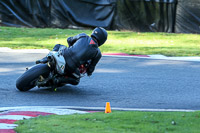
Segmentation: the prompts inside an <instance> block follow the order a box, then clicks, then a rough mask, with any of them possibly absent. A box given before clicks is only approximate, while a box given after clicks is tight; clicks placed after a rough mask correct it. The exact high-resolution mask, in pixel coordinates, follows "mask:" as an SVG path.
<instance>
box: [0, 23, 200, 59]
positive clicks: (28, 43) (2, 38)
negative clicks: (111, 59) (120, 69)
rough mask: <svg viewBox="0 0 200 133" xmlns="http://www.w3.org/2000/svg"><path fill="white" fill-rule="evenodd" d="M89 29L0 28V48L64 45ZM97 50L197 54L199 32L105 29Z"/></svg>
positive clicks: (199, 54) (40, 47) (130, 52)
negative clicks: (100, 45) (180, 32)
mask: <svg viewBox="0 0 200 133" xmlns="http://www.w3.org/2000/svg"><path fill="white" fill-rule="evenodd" d="M82 32H85V33H86V34H88V35H90V34H91V32H92V30H71V29H50V28H46V29H40V28H13V27H0V47H10V48H13V49H32V48H33V49H44V48H45V49H46V48H47V49H49V50H51V49H52V48H53V46H54V45H55V44H58V43H60V44H64V45H67V42H66V38H67V37H70V36H74V35H76V34H79V33H82ZM100 49H101V51H102V52H104V53H106V52H117V53H128V54H141V55H143V54H147V55H150V54H163V55H166V56H200V34H174V33H138V32H130V31H123V32H120V31H108V40H107V41H106V43H105V45H103V46H102V47H100Z"/></svg>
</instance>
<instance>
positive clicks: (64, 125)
mask: <svg viewBox="0 0 200 133" xmlns="http://www.w3.org/2000/svg"><path fill="white" fill-rule="evenodd" d="M15 123H17V124H19V126H18V127H17V128H16V129H15V130H16V132H19V133H65V132H68V133H199V131H200V126H199V124H200V112H136V111H135V112H131V111H130V112H128V111H127V112H122V111H113V112H112V113H110V114H104V113H103V112H98V113H92V114H74V115H63V116H58V115H52V116H40V117H37V118H33V119H28V120H21V121H17V122H15Z"/></svg>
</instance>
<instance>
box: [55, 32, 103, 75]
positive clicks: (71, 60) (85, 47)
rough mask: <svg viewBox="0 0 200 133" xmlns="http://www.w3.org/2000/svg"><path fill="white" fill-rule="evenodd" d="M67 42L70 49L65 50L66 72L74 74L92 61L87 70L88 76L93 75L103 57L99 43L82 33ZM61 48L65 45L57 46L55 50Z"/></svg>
mask: <svg viewBox="0 0 200 133" xmlns="http://www.w3.org/2000/svg"><path fill="white" fill-rule="evenodd" d="M67 42H68V44H69V47H68V48H67V47H66V48H64V49H63V56H64V58H65V61H66V66H65V72H66V73H67V72H70V73H73V72H75V70H76V69H77V68H79V66H80V65H81V64H83V63H85V62H86V61H88V60H91V64H90V66H89V68H88V70H87V73H88V75H91V74H92V73H93V71H94V69H95V66H96V64H97V63H98V62H99V60H100V58H101V57H102V55H101V52H100V49H99V48H98V43H97V41H96V40H95V39H93V38H91V37H89V36H88V35H86V34H85V33H81V34H78V35H76V36H74V37H69V38H68V39H67ZM61 46H63V45H60V44H57V45H56V46H55V47H54V49H53V50H54V51H57V50H58V49H59V48H60V47H61Z"/></svg>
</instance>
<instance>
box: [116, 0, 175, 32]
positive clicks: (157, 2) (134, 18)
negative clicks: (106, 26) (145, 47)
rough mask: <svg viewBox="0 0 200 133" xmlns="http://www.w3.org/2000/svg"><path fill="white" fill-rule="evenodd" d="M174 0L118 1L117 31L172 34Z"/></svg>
mask: <svg viewBox="0 0 200 133" xmlns="http://www.w3.org/2000/svg"><path fill="white" fill-rule="evenodd" d="M175 10H176V0H118V2H117V15H116V20H115V24H116V27H117V28H119V29H128V30H134V31H159V32H174V23H175Z"/></svg>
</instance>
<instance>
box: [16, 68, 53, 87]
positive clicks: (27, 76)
mask: <svg viewBox="0 0 200 133" xmlns="http://www.w3.org/2000/svg"><path fill="white" fill-rule="evenodd" d="M49 73H50V68H49V67H48V66H47V64H38V65H35V66H33V67H32V68H30V69H29V70H27V71H26V72H25V73H23V74H22V75H21V76H20V77H19V78H18V79H17V81H16V87H17V89H18V90H20V91H28V90H30V89H32V88H33V87H35V86H36V81H37V80H38V78H39V76H40V75H42V76H43V77H47V76H48V75H49Z"/></svg>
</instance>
